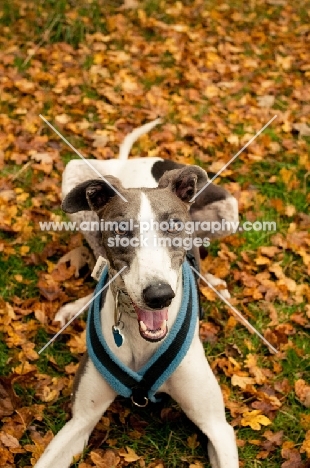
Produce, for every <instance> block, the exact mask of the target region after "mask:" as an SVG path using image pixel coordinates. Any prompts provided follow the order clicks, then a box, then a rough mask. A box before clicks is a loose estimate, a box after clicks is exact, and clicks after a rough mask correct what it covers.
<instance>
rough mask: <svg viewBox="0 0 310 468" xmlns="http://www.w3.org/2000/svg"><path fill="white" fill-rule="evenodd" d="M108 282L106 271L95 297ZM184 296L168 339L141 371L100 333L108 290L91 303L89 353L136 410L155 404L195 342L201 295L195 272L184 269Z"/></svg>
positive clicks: (106, 270) (113, 385)
mask: <svg viewBox="0 0 310 468" xmlns="http://www.w3.org/2000/svg"><path fill="white" fill-rule="evenodd" d="M107 279H108V269H107V267H106V268H105V269H104V271H103V272H102V275H101V277H100V280H99V282H98V284H97V287H96V291H95V295H96V293H97V292H98V291H100V289H102V288H103V287H104V285H105V284H106V282H107ZM182 282H183V296H182V301H181V308H180V310H179V313H178V316H177V318H176V320H175V322H174V324H173V325H172V327H171V330H170V331H169V333H168V335H167V336H166V338H165V339H164V340H163V342H162V343H161V345H160V347H159V348H157V350H156V352H155V353H154V355H153V356H152V357H151V359H150V360H149V361H148V362H147V363H146V364H145V365H144V366H143V367H142V368H141V369H140V370H139V371H138V372H134V371H133V370H132V369H130V368H129V367H127V366H125V365H124V364H123V363H122V362H121V360H120V359H119V358H118V357H117V356H115V354H114V353H113V352H112V351H111V349H110V348H109V347H108V345H107V343H106V341H105V339H104V336H103V334H102V331H101V330H102V329H101V308H102V304H103V302H104V300H105V297H106V291H107V289H104V291H103V293H102V294H101V295H100V294H99V295H98V296H97V297H96V298H95V300H94V301H93V302H92V304H91V307H90V310H89V314H88V320H87V334H86V340H87V350H88V355H89V357H90V359H91V360H92V362H93V364H94V365H95V367H96V369H97V370H98V372H99V373H100V374H101V375H102V377H103V378H104V379H105V380H106V381H107V382H108V383H109V385H110V386H111V387H112V388H113V389H114V390H115V392H116V393H117V394H119V395H122V396H123V397H131V399H132V401H133V403H135V404H136V405H137V406H146V405H147V403H148V401H149V400H151V401H153V402H156V401H157V400H156V398H155V394H156V392H157V391H158V389H159V388H160V386H161V385H162V384H163V383H164V382H165V381H166V380H167V379H168V378H169V377H170V375H171V374H172V373H173V372H174V371H175V370H176V368H177V367H178V366H179V364H180V363H181V361H182V359H183V358H184V356H185V355H186V353H187V351H188V349H189V347H190V344H191V342H192V340H193V336H194V331H195V327H196V323H197V318H198V310H199V307H198V293H197V287H196V281H195V278H194V275H193V273H192V270H191V268H190V266H189V264H188V263H187V261H185V262H184V263H183V265H182Z"/></svg>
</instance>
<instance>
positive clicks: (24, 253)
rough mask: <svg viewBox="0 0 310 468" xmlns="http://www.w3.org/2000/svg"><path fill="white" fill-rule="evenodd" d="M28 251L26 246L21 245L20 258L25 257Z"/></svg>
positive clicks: (28, 248)
mask: <svg viewBox="0 0 310 468" xmlns="http://www.w3.org/2000/svg"><path fill="white" fill-rule="evenodd" d="M29 250H30V247H29V246H28V245H22V246H21V248H20V254H21V256H24V255H26V254H27V253H28V252H29Z"/></svg>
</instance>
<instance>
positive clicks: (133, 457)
mask: <svg viewBox="0 0 310 468" xmlns="http://www.w3.org/2000/svg"><path fill="white" fill-rule="evenodd" d="M126 450H127V452H125V450H123V449H122V450H120V451H119V455H120V456H121V457H123V458H124V460H125V461H126V462H135V461H137V460H139V459H140V458H141V457H139V455H137V454H136V452H135V451H134V450H132V449H131V448H130V447H126Z"/></svg>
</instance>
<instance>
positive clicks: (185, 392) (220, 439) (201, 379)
mask: <svg viewBox="0 0 310 468" xmlns="http://www.w3.org/2000/svg"><path fill="white" fill-rule="evenodd" d="M163 391H165V392H167V393H169V395H170V396H171V397H172V398H173V399H174V400H175V401H176V402H177V403H179V405H180V406H181V408H182V409H183V411H184V412H185V414H186V415H187V416H188V417H189V418H190V419H191V420H192V421H193V422H194V423H195V424H196V425H197V426H198V427H199V428H200V429H201V430H202V432H203V433H204V434H206V435H207V437H208V439H209V442H208V454H209V459H210V463H211V466H212V468H238V467H239V463H238V452H237V446H236V440H235V434H234V430H233V428H232V427H231V426H230V425H229V424H228V423H227V421H226V418H225V408H224V402H223V396H222V393H221V389H220V386H219V384H218V382H217V380H216V378H215V376H214V374H213V372H212V370H211V368H210V366H209V364H208V361H207V359H206V357H205V354H204V349H203V346H202V344H201V342H200V340H199V339H198V337H195V338H194V341H193V343H192V345H191V347H190V349H189V351H188V353H187V355H186V356H185V358H184V359H183V361H182V362H181V364H180V366H179V367H178V368H177V369H176V371H175V372H174V373H173V374H172V376H171V377H170V379H169V380H168V381H167V382H166V384H165V385H164V387H163Z"/></svg>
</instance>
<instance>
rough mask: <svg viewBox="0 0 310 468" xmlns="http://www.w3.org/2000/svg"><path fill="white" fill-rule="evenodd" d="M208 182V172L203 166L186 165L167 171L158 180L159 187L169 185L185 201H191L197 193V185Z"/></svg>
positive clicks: (200, 185)
mask: <svg viewBox="0 0 310 468" xmlns="http://www.w3.org/2000/svg"><path fill="white" fill-rule="evenodd" d="M207 182H208V176H207V173H206V171H204V170H203V169H201V167H198V166H185V167H183V168H182V169H174V170H172V171H167V172H165V173H164V175H163V176H162V177H161V178H160V180H159V182H158V188H166V187H169V188H170V189H171V190H172V192H174V193H175V194H176V196H177V197H179V198H180V199H181V200H182V201H183V202H185V203H190V200H191V199H192V198H193V197H194V196H195V195H196V192H197V187H198V186H199V187H202V186H203V185H204V184H206V183H207Z"/></svg>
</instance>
